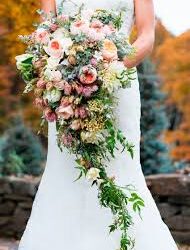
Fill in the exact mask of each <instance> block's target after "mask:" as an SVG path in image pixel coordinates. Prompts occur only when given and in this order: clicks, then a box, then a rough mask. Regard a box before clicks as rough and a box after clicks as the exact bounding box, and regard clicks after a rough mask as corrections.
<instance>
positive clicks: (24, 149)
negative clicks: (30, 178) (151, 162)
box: [0, 118, 45, 176]
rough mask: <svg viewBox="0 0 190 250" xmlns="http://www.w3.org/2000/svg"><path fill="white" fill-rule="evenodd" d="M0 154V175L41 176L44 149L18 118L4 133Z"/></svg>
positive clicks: (0, 144)
mask: <svg viewBox="0 0 190 250" xmlns="http://www.w3.org/2000/svg"><path fill="white" fill-rule="evenodd" d="M0 152H1V153H0V174H1V175H10V174H16V175H20V174H28V175H35V176H38V175H40V174H41V172H42V163H43V161H44V160H45V152H44V149H43V147H42V145H41V143H40V141H39V139H38V138H37V136H36V135H34V133H33V132H32V131H31V130H30V129H29V128H27V127H26V126H25V125H24V123H23V122H22V120H21V119H20V118H19V119H16V120H15V121H14V123H13V125H12V127H11V128H9V129H8V130H7V131H6V133H5V135H4V137H3V139H2V143H0Z"/></svg>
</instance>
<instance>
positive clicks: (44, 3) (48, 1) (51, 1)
mask: <svg viewBox="0 0 190 250" xmlns="http://www.w3.org/2000/svg"><path fill="white" fill-rule="evenodd" d="M41 9H42V10H43V11H44V12H45V13H47V14H49V13H50V12H53V13H55V14H56V3H55V0H41Z"/></svg>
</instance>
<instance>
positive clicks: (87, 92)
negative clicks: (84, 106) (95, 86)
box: [82, 87, 93, 97]
mask: <svg viewBox="0 0 190 250" xmlns="http://www.w3.org/2000/svg"><path fill="white" fill-rule="evenodd" d="M92 93H93V91H92V88H90V87H84V88H83V91H82V94H83V96H85V97H90V96H91V95H92Z"/></svg>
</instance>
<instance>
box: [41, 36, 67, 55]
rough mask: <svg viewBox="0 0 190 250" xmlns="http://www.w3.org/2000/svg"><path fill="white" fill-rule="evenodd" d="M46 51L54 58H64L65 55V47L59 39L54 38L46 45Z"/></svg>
mask: <svg viewBox="0 0 190 250" xmlns="http://www.w3.org/2000/svg"><path fill="white" fill-rule="evenodd" d="M44 50H45V52H46V53H47V54H48V55H49V56H51V57H52V58H56V59H58V58H62V57H63V47H62V44H61V42H60V41H59V40H58V39H52V40H51V41H50V42H49V43H48V46H47V47H46V46H44Z"/></svg>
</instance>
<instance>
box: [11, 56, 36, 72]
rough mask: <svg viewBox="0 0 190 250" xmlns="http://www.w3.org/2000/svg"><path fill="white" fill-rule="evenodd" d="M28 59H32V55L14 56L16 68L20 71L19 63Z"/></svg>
mask: <svg viewBox="0 0 190 250" xmlns="http://www.w3.org/2000/svg"><path fill="white" fill-rule="evenodd" d="M28 58H33V55H32V54H22V55H19V56H16V57H15V59H16V66H17V68H18V69H21V67H20V65H21V63H22V62H23V61H25V60H26V59H28Z"/></svg>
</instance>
